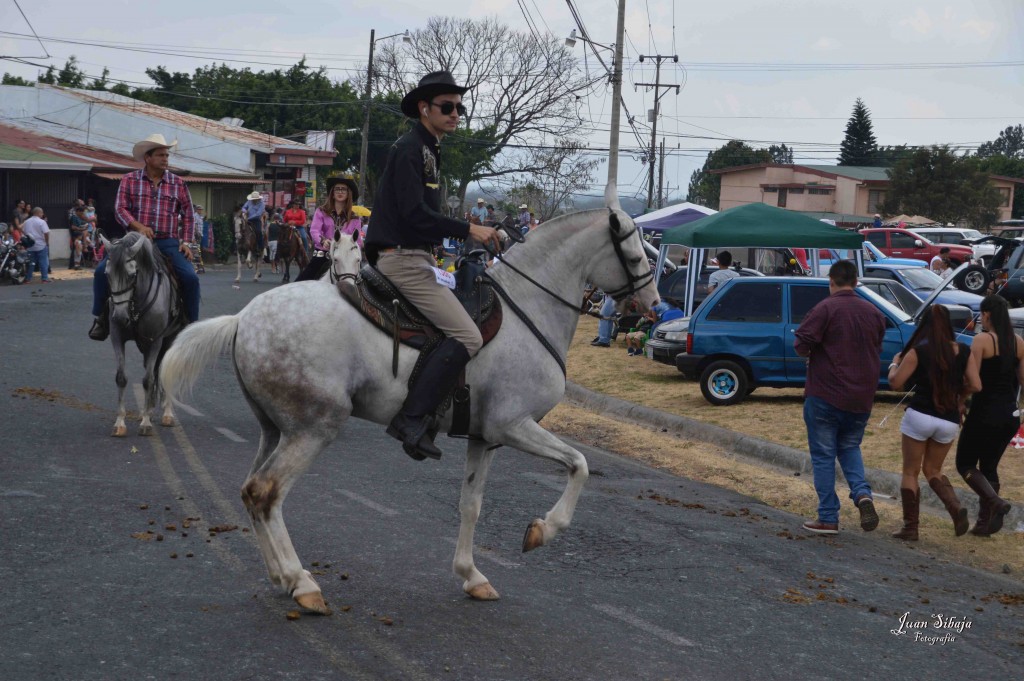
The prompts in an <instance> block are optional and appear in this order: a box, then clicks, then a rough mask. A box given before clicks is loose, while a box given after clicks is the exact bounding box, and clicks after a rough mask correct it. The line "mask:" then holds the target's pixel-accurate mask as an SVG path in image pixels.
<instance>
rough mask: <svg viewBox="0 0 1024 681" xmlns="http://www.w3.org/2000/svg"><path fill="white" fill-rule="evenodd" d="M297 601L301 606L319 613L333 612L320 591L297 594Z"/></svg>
mask: <svg viewBox="0 0 1024 681" xmlns="http://www.w3.org/2000/svg"><path fill="white" fill-rule="evenodd" d="M295 602H296V603H298V604H299V607H302V608H305V609H306V610H309V611H311V612H315V613H316V614H318V615H330V614H331V609H330V608H328V607H327V603H325V602H324V596H323V594H322V593H320V592H319V591H314V592H312V593H308V594H302V595H301V596H296V597H295Z"/></svg>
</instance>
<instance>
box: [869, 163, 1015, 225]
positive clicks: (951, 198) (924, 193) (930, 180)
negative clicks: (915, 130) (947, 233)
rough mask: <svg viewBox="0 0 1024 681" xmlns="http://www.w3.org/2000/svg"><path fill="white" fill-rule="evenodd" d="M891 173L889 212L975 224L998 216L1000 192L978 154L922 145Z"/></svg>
mask: <svg viewBox="0 0 1024 681" xmlns="http://www.w3.org/2000/svg"><path fill="white" fill-rule="evenodd" d="M888 173H889V191H888V193H887V195H886V200H885V203H884V205H883V206H882V212H883V213H885V214H887V215H896V214H898V213H907V214H917V215H927V216H928V217H930V218H933V219H935V220H939V221H940V222H953V223H956V222H960V221H961V220H964V221H966V222H967V223H968V224H970V225H972V226H974V227H985V226H988V225H990V224H992V223H993V222H994V221H995V220H996V217H997V216H998V212H997V206H998V205H999V198H1000V197H999V192H998V191H996V188H995V187H993V186H992V184H991V183H990V182H989V178H988V173H986V172H984V171H982V170H981V169H980V164H979V161H978V159H977V158H975V157H970V156H957V155H956V154H954V153H953V152H952V151H950V149H949V147H946V146H941V147H940V146H934V147H932V148H930V149H926V148H921V149H917V150H916V151H914V153H913V154H911V155H910V156H907V157H905V158H903V159H902V160H900V161H899V162H897V163H896V165H895V166H893V167H892V168H891V169H890V170H889V171H888Z"/></svg>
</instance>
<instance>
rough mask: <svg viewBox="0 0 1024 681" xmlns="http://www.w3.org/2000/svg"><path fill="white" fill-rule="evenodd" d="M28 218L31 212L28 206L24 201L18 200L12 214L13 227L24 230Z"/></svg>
mask: <svg viewBox="0 0 1024 681" xmlns="http://www.w3.org/2000/svg"><path fill="white" fill-rule="evenodd" d="M28 218H29V212H28V207H27V205H26V204H25V202H24V201H23V200H22V199H18V200H17V201H16V202H15V204H14V210H13V211H12V212H11V225H12V226H13V227H17V228H18V229H22V228H23V227H24V225H25V221H26V220H28Z"/></svg>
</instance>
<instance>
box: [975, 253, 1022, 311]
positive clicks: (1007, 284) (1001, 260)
mask: <svg viewBox="0 0 1024 681" xmlns="http://www.w3.org/2000/svg"><path fill="white" fill-rule="evenodd" d="M983 241H986V242H991V243H994V244H996V245H997V246H998V247H999V249H998V250H997V251H996V254H995V255H994V256H992V260H991V261H989V264H988V270H987V271H986V272H985V276H986V279H985V289H983V290H982V292H985V291H986V290H988V283H989V279H991V281H992V290H994V292H995V293H997V294H999V295H1001V296H1002V297H1003V298H1006V300H1007V301H1009V303H1010V305H1012V306H1014V307H1020V306H1022V305H1024V243H1021V242H1020V241H1017V240H1016V239H1007V238H1003V237H999V236H987V237H985V238H984V240H983ZM978 283H980V282H978ZM969 284H970V282H968V283H967V285H966V286H965V287H968V288H969ZM970 290H973V288H972V289H970Z"/></svg>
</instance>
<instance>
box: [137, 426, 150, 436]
mask: <svg viewBox="0 0 1024 681" xmlns="http://www.w3.org/2000/svg"><path fill="white" fill-rule="evenodd" d="M152 434H153V426H139V437H150V436H151V435H152Z"/></svg>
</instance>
